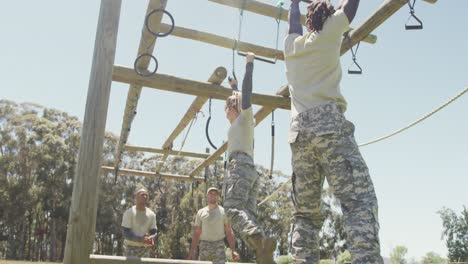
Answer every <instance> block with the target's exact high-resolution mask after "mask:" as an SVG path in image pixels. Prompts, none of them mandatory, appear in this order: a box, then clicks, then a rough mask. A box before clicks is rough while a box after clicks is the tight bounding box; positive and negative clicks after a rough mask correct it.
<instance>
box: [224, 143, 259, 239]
mask: <svg viewBox="0 0 468 264" xmlns="http://www.w3.org/2000/svg"><path fill="white" fill-rule="evenodd" d="M229 159H230V162H229V164H228V173H227V176H226V177H225V178H224V186H223V189H224V192H223V193H224V204H223V206H224V210H225V212H226V215H227V216H228V218H229V220H230V222H231V226H232V228H233V229H234V230H235V231H236V232H237V233H239V234H240V236H241V238H242V239H243V240H244V241H247V238H248V237H249V236H252V235H256V234H260V235H262V236H263V229H262V227H261V226H260V225H259V224H258V222H257V218H256V214H257V192H258V178H259V175H258V172H257V170H256V169H255V165H254V164H253V159H252V157H250V156H249V155H248V154H246V153H244V152H234V153H232V154H231V155H230V157H229Z"/></svg>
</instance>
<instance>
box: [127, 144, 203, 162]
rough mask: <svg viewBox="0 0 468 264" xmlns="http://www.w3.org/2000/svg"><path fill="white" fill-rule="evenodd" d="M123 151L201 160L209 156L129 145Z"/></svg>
mask: <svg viewBox="0 0 468 264" xmlns="http://www.w3.org/2000/svg"><path fill="white" fill-rule="evenodd" d="M125 150H126V151H135V152H136V151H141V152H149V153H159V154H168V155H174V156H181V157H191V158H201V159H205V158H208V157H209V156H210V154H205V153H196V152H187V151H176V150H168V149H158V148H148V147H138V146H130V145H125Z"/></svg>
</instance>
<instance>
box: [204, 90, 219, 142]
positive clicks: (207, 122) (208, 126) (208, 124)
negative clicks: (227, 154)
mask: <svg viewBox="0 0 468 264" xmlns="http://www.w3.org/2000/svg"><path fill="white" fill-rule="evenodd" d="M208 107H209V108H208V112H209V116H208V120H207V121H206V127H205V134H206V139H208V143H210V145H211V147H212V148H214V149H218V148H217V147H216V146H215V145H214V144H213V142H212V141H211V138H210V133H209V131H210V121H211V98H210V101H209V106H208Z"/></svg>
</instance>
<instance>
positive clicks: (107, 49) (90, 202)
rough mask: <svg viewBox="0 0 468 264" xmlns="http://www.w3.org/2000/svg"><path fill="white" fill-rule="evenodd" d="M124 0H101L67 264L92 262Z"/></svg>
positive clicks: (73, 199)
mask: <svg viewBox="0 0 468 264" xmlns="http://www.w3.org/2000/svg"><path fill="white" fill-rule="evenodd" d="M121 3H122V1H121V0H102V1H101V7H100V13H99V21H98V26H97V32H96V41H95V44H94V55H93V63H92V67H91V77H90V80H89V87H88V97H87V100H86V109H85V116H84V121H83V128H82V131H81V141H80V149H79V153H78V164H77V166H76V173H75V178H74V180H73V195H72V204H71V207H70V215H69V219H68V227H67V228H68V229H67V240H66V246H65V257H64V260H63V262H64V263H66V264H81V263H88V262H89V254H90V253H91V250H92V246H93V242H94V236H95V228H96V214H97V198H98V193H99V169H100V165H101V164H100V163H101V156H102V148H103V143H104V133H105V128H106V118H107V109H108V105H109V95H110V86H111V83H112V66H113V65H114V58H115V49H116V44H117V32H118V26H119V19H120V7H121Z"/></svg>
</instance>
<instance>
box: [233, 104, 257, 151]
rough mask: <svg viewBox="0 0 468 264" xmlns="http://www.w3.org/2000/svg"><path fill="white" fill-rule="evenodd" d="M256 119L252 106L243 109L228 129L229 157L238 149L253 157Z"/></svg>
mask: <svg viewBox="0 0 468 264" xmlns="http://www.w3.org/2000/svg"><path fill="white" fill-rule="evenodd" d="M254 127H255V121H254V118H253V112H252V106H251V107H249V108H247V109H245V110H242V111H241V112H240V114H239V116H238V117H237V118H236V120H235V121H234V122H233V123H232V125H231V127H230V128H229V131H228V150H227V152H228V157H229V156H230V155H231V154H232V153H233V152H236V151H239V152H244V153H247V154H249V156H250V157H251V158H253V152H254V150H253V140H254Z"/></svg>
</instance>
